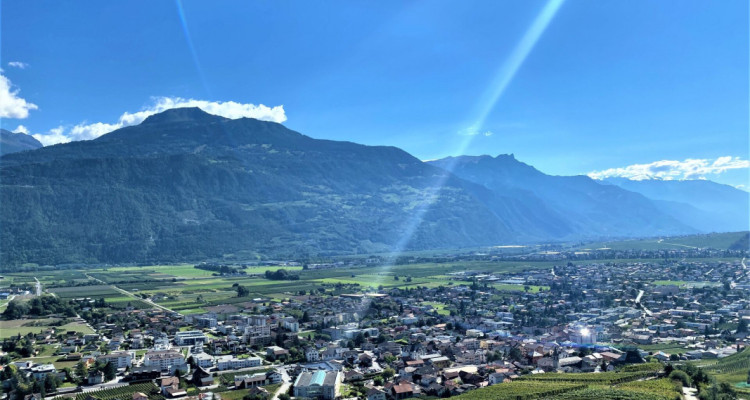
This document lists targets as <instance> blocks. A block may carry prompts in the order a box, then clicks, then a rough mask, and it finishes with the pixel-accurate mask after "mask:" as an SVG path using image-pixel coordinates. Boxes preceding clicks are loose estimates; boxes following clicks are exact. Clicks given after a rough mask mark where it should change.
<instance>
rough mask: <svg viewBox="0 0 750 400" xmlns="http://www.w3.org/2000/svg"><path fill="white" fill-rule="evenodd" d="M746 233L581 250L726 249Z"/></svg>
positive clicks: (600, 244)
mask: <svg viewBox="0 0 750 400" xmlns="http://www.w3.org/2000/svg"><path fill="white" fill-rule="evenodd" d="M746 233H747V232H728V233H709V234H705V235H688V236H676V237H664V238H651V239H632V240H620V241H611V242H596V243H587V244H584V245H582V246H579V247H580V248H581V249H590V250H595V249H601V248H607V249H612V250H680V249H691V248H713V249H728V248H729V247H730V246H732V245H733V244H735V243H736V242H737V241H738V240H740V239H741V238H743V237H744V235H745V234H746Z"/></svg>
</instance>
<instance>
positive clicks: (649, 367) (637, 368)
mask: <svg viewBox="0 0 750 400" xmlns="http://www.w3.org/2000/svg"><path fill="white" fill-rule="evenodd" d="M663 369H664V365H662V364H661V363H659V362H650V363H644V364H629V365H626V366H624V367H622V368H620V370H619V371H620V372H643V371H650V372H659V371H661V370H663Z"/></svg>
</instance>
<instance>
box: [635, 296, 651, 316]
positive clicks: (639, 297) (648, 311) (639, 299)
mask: <svg viewBox="0 0 750 400" xmlns="http://www.w3.org/2000/svg"><path fill="white" fill-rule="evenodd" d="M643 293H644V292H643V290H641V291H639V292H638V296H636V298H635V305H636V306H637V307H640V308H641V309H642V310H643V312H645V313H646V315H648V316H649V317H650V316H651V315H652V314H653V313H652V312H651V310H649V309H648V308H646V306H644V305H643V303H641V297H643Z"/></svg>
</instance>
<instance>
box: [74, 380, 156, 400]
mask: <svg viewBox="0 0 750 400" xmlns="http://www.w3.org/2000/svg"><path fill="white" fill-rule="evenodd" d="M137 392H141V393H144V394H145V395H147V396H148V398H149V400H164V396H162V395H161V393H160V392H159V388H157V387H156V386H155V385H154V384H153V383H138V384H135V385H129V386H122V387H118V388H113V389H103V390H97V391H93V392H86V393H79V394H77V395H76V398H75V400H86V399H87V398H88V397H89V396H92V397H95V398H97V399H99V400H118V399H119V400H130V399H132V398H133V393H137Z"/></svg>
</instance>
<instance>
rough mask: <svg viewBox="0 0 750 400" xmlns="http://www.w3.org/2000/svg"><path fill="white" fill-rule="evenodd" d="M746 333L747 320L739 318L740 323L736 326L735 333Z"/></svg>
mask: <svg viewBox="0 0 750 400" xmlns="http://www.w3.org/2000/svg"><path fill="white" fill-rule="evenodd" d="M740 332H747V320H745V319H744V318H740V323H739V325H737V333H740Z"/></svg>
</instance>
